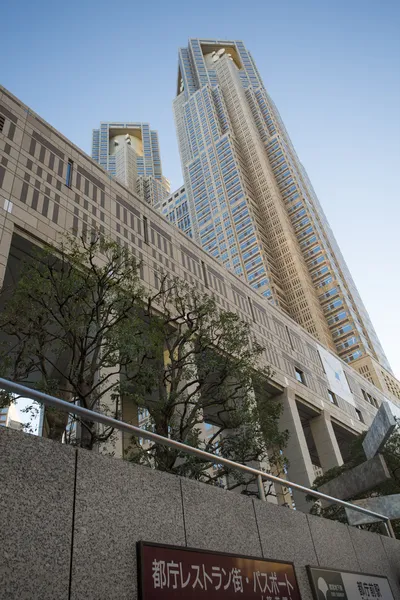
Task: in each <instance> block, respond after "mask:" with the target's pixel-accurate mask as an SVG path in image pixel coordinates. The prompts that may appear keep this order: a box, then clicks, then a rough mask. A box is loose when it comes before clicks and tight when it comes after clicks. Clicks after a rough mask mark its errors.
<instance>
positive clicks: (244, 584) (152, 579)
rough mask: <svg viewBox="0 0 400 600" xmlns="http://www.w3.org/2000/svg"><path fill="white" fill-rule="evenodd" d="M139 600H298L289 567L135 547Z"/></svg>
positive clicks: (147, 545) (173, 548) (180, 549)
mask: <svg viewBox="0 0 400 600" xmlns="http://www.w3.org/2000/svg"><path fill="white" fill-rule="evenodd" d="M138 573H139V598H140V600H158V599H160V600H170V599H171V600H172V599H173V600H183V599H185V600H189V599H190V600H217V598H218V599H219V600H232V599H233V598H235V599H236V600H237V599H238V598H241V600H265V599H266V598H268V597H271V598H273V599H274V600H301V596H300V592H299V587H298V584H297V579H296V575H295V572H294V566H293V563H290V562H280V561H276V560H264V559H260V558H251V557H247V556H238V555H235V554H222V553H219V552H206V551H203V550H196V549H191V548H184V547H180V546H161V545H159V544H151V543H147V542H139V543H138Z"/></svg>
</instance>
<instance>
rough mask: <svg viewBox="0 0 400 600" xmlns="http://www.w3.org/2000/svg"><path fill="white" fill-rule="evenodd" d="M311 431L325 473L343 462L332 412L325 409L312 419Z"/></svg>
mask: <svg viewBox="0 0 400 600" xmlns="http://www.w3.org/2000/svg"><path fill="white" fill-rule="evenodd" d="M310 427H311V432H312V435H313V438H314V443H315V447H316V448H317V452H318V457H319V460H320V462H321V467H322V470H323V471H324V473H325V472H326V471H329V469H332V468H333V467H340V466H341V465H342V464H343V458H342V454H341V452H340V448H339V444H338V443H337V439H336V435H335V432H334V430H333V426H332V421H331V417H330V414H329V413H328V412H327V411H325V410H324V411H323V412H322V413H321V414H320V415H319V416H318V417H315V418H314V419H312V420H311V421H310Z"/></svg>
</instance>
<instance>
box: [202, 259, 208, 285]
mask: <svg viewBox="0 0 400 600" xmlns="http://www.w3.org/2000/svg"><path fill="white" fill-rule="evenodd" d="M201 270H202V271H203V279H204V285H205V286H206V288H208V279H207V269H206V265H205V264H204V261H201Z"/></svg>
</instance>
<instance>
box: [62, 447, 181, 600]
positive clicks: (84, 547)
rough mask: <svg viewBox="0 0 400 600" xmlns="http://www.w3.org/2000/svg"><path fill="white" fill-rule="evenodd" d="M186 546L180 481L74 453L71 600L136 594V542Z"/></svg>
mask: <svg viewBox="0 0 400 600" xmlns="http://www.w3.org/2000/svg"><path fill="white" fill-rule="evenodd" d="M139 540H145V541H149V542H159V543H161V544H162V543H164V544H174V545H177V546H179V545H185V529H184V524H183V512H182V499H181V488H180V480H179V478H178V477H173V476H171V475H167V474H165V473H155V472H154V471H152V470H151V469H146V468H144V467H138V466H136V465H134V464H132V463H128V462H124V461H122V460H118V459H114V458H104V457H101V456H98V455H96V454H95V453H94V452H88V451H85V450H79V451H78V463H77V485H76V504H75V529H74V553H73V564H72V588H71V600H78V599H79V600H81V599H82V598H85V599H86V600H99V599H100V598H104V599H106V598H107V600H114V599H115V600H122V599H125V598H126V599H127V600H128V599H131V598H136V594H137V566H136V542H137V541H139Z"/></svg>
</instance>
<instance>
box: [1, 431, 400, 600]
mask: <svg viewBox="0 0 400 600" xmlns="http://www.w3.org/2000/svg"><path fill="white" fill-rule="evenodd" d="M0 535H1V538H0V597H1V598H7V600H17V599H18V600H28V599H29V600H32V599H36V598H40V599H41V600H55V599H57V600H78V599H79V600H81V599H82V598H85V599H86V600H103V599H104V600H114V599H115V600H125V599H126V600H128V599H129V600H136V598H137V573H136V542H137V541H138V540H145V541H151V542H159V543H165V544H173V545H182V546H189V547H195V548H201V549H207V550H215V551H221V552H229V553H237V554H243V555H251V556H259V557H264V558H272V559H278V560H286V561H293V562H294V564H295V570H296V574H297V578H298V580H299V585H300V589H301V593H302V598H303V600H311V598H312V596H311V591H310V587H309V584H308V579H307V574H306V569H305V565H307V564H311V565H314V566H316V565H320V566H323V567H332V568H339V569H347V570H354V571H364V572H367V573H371V574H378V575H386V576H387V577H388V578H389V581H390V584H391V586H392V589H393V593H394V596H395V598H400V584H399V581H400V541H397V540H393V539H389V538H386V537H383V536H380V535H377V534H371V533H368V532H365V531H362V530H359V529H355V528H350V527H348V526H346V525H342V524H340V523H335V522H333V521H327V520H325V519H321V518H319V517H313V516H309V515H306V514H303V513H300V512H295V511H292V510H290V509H288V508H281V507H277V506H274V505H271V504H268V503H263V502H261V501H259V500H257V499H255V500H252V499H250V498H247V497H243V496H240V495H236V494H234V493H233V492H227V491H224V490H221V489H218V488H212V487H209V486H207V485H203V484H199V483H197V482H193V481H190V480H187V479H181V478H178V477H174V476H171V475H167V474H164V473H159V472H154V471H151V470H150V469H146V468H143V467H137V466H135V465H132V464H129V463H126V462H123V461H121V460H117V459H112V458H104V457H101V456H99V455H97V454H95V453H91V452H87V451H85V450H75V449H73V448H71V447H67V446H61V445H59V444H56V443H55V442H52V441H50V440H45V439H41V438H36V437H33V436H30V435H28V434H23V433H20V432H15V431H11V430H9V429H5V428H0Z"/></svg>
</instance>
